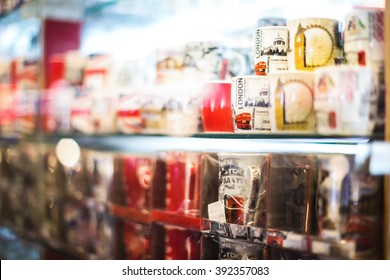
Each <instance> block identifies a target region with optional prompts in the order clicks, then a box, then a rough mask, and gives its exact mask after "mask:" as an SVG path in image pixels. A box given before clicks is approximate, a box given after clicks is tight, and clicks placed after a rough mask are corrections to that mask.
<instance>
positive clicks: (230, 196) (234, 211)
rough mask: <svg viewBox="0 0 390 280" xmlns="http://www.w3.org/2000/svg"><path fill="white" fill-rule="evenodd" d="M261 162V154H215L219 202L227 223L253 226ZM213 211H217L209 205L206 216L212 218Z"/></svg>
mask: <svg viewBox="0 0 390 280" xmlns="http://www.w3.org/2000/svg"><path fill="white" fill-rule="evenodd" d="M263 159H264V157H263V156H261V155H260V154H232V153H226V154H225V153H219V154H218V163H219V164H218V165H219V168H218V181H219V183H218V185H219V187H218V201H220V202H222V205H223V206H224V210H223V211H224V213H225V220H226V222H228V223H232V224H240V225H243V224H245V225H251V224H252V223H253V219H254V216H255V213H256V212H257V209H256V206H257V199H258V196H259V193H260V189H259V188H260V177H261V176H262V174H261V171H260V168H261V165H262V163H263ZM213 204H214V203H213ZM216 205H218V202H217V204H216ZM214 206H215V205H214ZM212 211H218V208H216V207H210V206H209V216H210V214H213V215H212V216H215V215H214V214H215V212H214V213H211V212H212ZM221 211H222V209H221Z"/></svg>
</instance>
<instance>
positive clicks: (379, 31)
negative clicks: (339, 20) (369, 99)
mask: <svg viewBox="0 0 390 280" xmlns="http://www.w3.org/2000/svg"><path fill="white" fill-rule="evenodd" d="M384 22H385V12H384V9H380V8H375V9H374V8H354V9H353V10H352V11H351V12H350V13H348V14H347V16H346V19H345V25H346V26H345V30H344V52H345V56H346V60H347V63H348V65H361V66H367V67H369V68H370V69H371V70H372V71H373V82H374V83H373V87H374V88H375V91H377V92H378V103H377V116H376V120H375V124H376V128H375V130H383V125H384V119H385V82H384V77H385V75H384V68H385V67H384V65H385V41H384V37H385V36H384V33H385V32H384V29H385V28H384V24H385V23H384Z"/></svg>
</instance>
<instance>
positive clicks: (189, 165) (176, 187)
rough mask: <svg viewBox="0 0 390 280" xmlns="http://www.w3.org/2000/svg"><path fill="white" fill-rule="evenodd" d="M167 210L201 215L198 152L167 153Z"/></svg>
mask: <svg viewBox="0 0 390 280" xmlns="http://www.w3.org/2000/svg"><path fill="white" fill-rule="evenodd" d="M165 161H166V198H165V207H166V210H167V211H172V212H177V213H179V214H184V215H190V216H199V207H200V176H199V175H200V174H199V165H200V155H199V154H197V153H183V152H168V153H167V154H166V158H165Z"/></svg>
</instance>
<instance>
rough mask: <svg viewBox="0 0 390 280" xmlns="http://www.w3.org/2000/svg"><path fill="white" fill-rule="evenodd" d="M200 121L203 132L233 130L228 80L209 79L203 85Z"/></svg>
mask: <svg viewBox="0 0 390 280" xmlns="http://www.w3.org/2000/svg"><path fill="white" fill-rule="evenodd" d="M202 123H203V130H204V131H205V132H233V131H234V128H233V120H232V108H231V82H230V81H223V80H218V81H210V82H207V83H205V84H204V85H203V103H202Z"/></svg>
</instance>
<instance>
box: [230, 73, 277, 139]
mask: <svg viewBox="0 0 390 280" xmlns="http://www.w3.org/2000/svg"><path fill="white" fill-rule="evenodd" d="M231 102H232V108H233V112H232V113H233V122H234V132H236V133H248V132H252V133H268V132H270V131H271V123H270V118H269V105H270V95H269V83H268V77H265V76H257V75H251V76H239V77H235V78H233V79H232V91H231Z"/></svg>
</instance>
